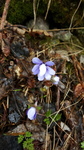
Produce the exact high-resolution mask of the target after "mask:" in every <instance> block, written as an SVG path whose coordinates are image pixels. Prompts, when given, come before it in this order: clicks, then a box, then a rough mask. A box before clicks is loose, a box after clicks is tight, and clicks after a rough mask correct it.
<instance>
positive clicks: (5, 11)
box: [0, 0, 10, 41]
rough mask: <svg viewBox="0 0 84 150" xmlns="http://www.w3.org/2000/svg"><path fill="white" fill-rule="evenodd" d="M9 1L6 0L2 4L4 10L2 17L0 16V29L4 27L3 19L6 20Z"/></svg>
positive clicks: (0, 36) (0, 38)
mask: <svg viewBox="0 0 84 150" xmlns="http://www.w3.org/2000/svg"><path fill="white" fill-rule="evenodd" d="M9 3H10V0H6V2H5V6H4V11H3V14H2V18H1V25H0V30H2V29H3V28H4V25H5V20H6V17H7V13H8V7H9ZM0 40H1V41H2V33H0Z"/></svg>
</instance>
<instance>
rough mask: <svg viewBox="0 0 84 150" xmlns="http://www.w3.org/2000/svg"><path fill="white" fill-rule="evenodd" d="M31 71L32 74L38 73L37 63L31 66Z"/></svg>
mask: <svg viewBox="0 0 84 150" xmlns="http://www.w3.org/2000/svg"><path fill="white" fill-rule="evenodd" d="M32 72H33V74H34V75H36V74H38V73H39V65H35V66H34V67H33V68H32Z"/></svg>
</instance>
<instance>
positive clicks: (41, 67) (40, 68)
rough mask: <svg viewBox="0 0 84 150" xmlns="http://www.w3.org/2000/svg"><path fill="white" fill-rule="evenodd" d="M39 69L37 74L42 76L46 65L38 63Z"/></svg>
mask: <svg viewBox="0 0 84 150" xmlns="http://www.w3.org/2000/svg"><path fill="white" fill-rule="evenodd" d="M39 70H40V72H39V75H40V76H43V75H44V74H45V73H46V65H45V64H42V65H40V67H39Z"/></svg>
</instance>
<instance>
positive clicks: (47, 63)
mask: <svg viewBox="0 0 84 150" xmlns="http://www.w3.org/2000/svg"><path fill="white" fill-rule="evenodd" d="M45 65H47V66H53V65H55V63H54V62H52V61H47V62H46V63H45Z"/></svg>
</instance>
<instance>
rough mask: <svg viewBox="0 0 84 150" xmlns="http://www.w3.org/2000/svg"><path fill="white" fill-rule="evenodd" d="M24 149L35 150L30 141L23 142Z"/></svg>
mask: <svg viewBox="0 0 84 150" xmlns="http://www.w3.org/2000/svg"><path fill="white" fill-rule="evenodd" d="M23 148H26V149H28V150H34V145H33V143H32V141H31V140H30V139H27V140H26V141H24V142H23Z"/></svg>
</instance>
